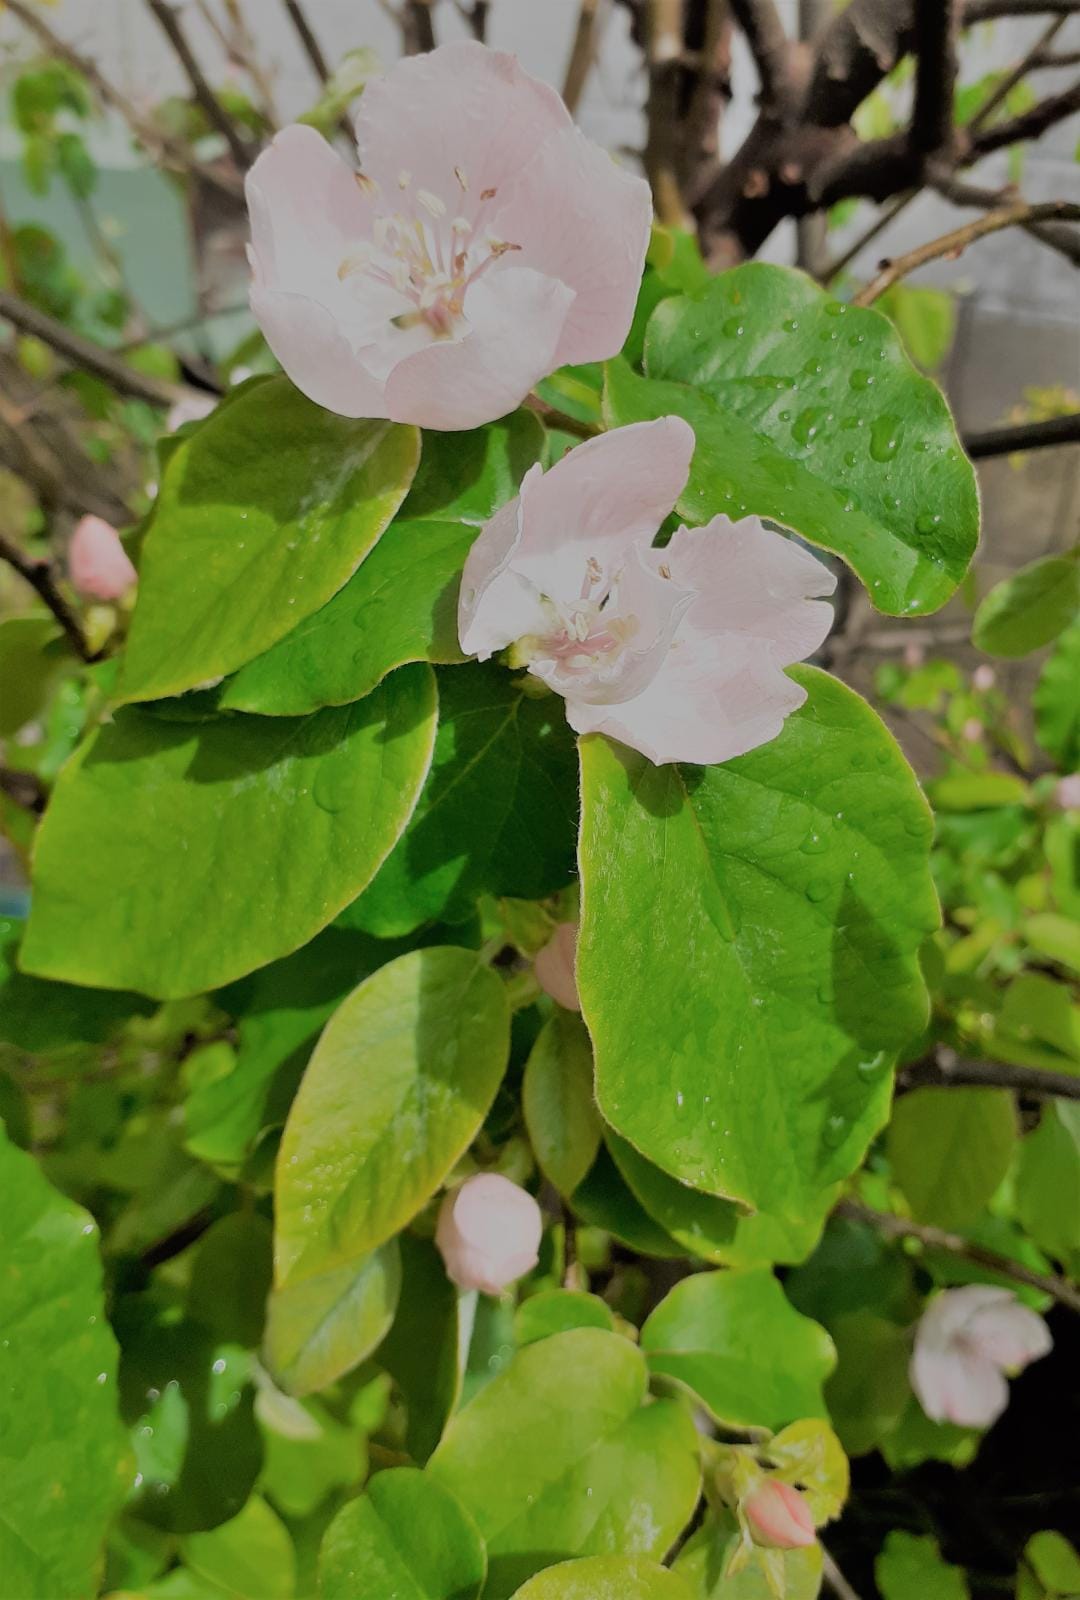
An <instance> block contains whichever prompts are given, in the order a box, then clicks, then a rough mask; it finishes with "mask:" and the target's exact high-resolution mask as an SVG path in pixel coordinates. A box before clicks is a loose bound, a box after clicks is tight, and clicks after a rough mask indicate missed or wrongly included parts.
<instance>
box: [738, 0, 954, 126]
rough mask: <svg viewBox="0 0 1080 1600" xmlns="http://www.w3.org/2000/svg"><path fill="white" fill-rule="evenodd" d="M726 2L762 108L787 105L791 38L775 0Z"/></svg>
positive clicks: (789, 98)
mask: <svg viewBox="0 0 1080 1600" xmlns="http://www.w3.org/2000/svg"><path fill="white" fill-rule="evenodd" d="M729 3H730V5H731V14H732V16H733V17H734V18H735V21H736V22H737V23H738V25H739V27H740V28H741V29H742V31H743V33H744V34H745V35H746V42H747V44H748V45H749V46H750V53H751V55H752V56H753V58H754V61H755V63H756V65H757V69H758V76H759V77H760V79H761V104H762V106H763V108H764V109H765V110H766V111H780V110H782V109H783V108H784V107H785V106H787V105H789V104H790V102H791V97H792V93H793V85H792V81H791V41H790V40H789V39H788V36H787V30H786V28H785V27H784V24H783V22H782V21H781V20H780V13H779V11H778V10H777V8H776V4H775V0H729ZM938 3H940V0H938Z"/></svg>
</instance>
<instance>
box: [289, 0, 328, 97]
mask: <svg viewBox="0 0 1080 1600" xmlns="http://www.w3.org/2000/svg"><path fill="white" fill-rule="evenodd" d="M283 3H284V6H285V10H286V11H287V12H288V14H289V20H290V22H291V23H292V25H293V27H294V28H295V30H296V35H297V38H298V39H299V40H300V43H301V44H302V45H303V47H304V52H305V54H306V55H307V58H308V60H309V61H310V62H311V65H312V66H313V67H314V68H315V71H316V73H317V75H318V77H319V80H320V81H321V82H322V83H329V82H330V68H329V66H328V65H327V62H326V57H325V56H324V55H323V53H322V50H321V48H320V46H319V41H318V39H316V37H315V35H314V34H313V33H312V31H311V27H310V24H309V23H308V19H307V17H305V15H304V12H303V9H302V7H301V5H300V0H283Z"/></svg>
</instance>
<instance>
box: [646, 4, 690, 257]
mask: <svg viewBox="0 0 1080 1600" xmlns="http://www.w3.org/2000/svg"><path fill="white" fill-rule="evenodd" d="M645 17H646V34H645V39H646V46H645V57H646V61H647V63H648V68H649V101H648V107H647V119H648V134H647V137H646V142H645V171H646V173H647V175H648V179H649V183H650V185H651V187H652V192H653V204H654V205H655V207H656V214H657V216H658V217H659V218H660V221H661V222H664V223H667V224H669V225H672V226H674V227H680V226H681V225H682V224H683V223H684V222H685V220H686V207H685V205H684V203H683V197H682V192H681V189H680V186H679V171H678V161H677V152H676V137H675V135H676V129H677V126H678V115H679V106H678V98H679V63H680V60H681V57H682V51H683V0H646V12H645Z"/></svg>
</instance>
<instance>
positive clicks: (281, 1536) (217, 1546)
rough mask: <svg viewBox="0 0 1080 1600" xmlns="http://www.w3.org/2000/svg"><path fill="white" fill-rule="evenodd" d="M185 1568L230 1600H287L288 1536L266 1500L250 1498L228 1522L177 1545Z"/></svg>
mask: <svg viewBox="0 0 1080 1600" xmlns="http://www.w3.org/2000/svg"><path fill="white" fill-rule="evenodd" d="M180 1554H181V1556H182V1557H183V1560H184V1563H185V1565H186V1566H188V1567H190V1569H191V1570H192V1572H195V1573H197V1574H198V1575H199V1577H201V1578H204V1579H206V1581H207V1582H208V1583H210V1584H211V1585H216V1586H217V1587H219V1588H221V1589H223V1590H224V1591H225V1594H226V1595H227V1596H229V1600H232V1597H233V1596H236V1597H237V1600H291V1596H292V1593H293V1586H294V1583H295V1577H296V1557H295V1554H294V1551H293V1543H292V1540H291V1539H290V1538H289V1531H288V1529H287V1528H286V1527H285V1524H284V1523H283V1522H282V1521H281V1519H280V1517H278V1516H276V1515H275V1513H274V1512H273V1511H271V1509H270V1507H269V1506H268V1505H267V1503H266V1501H265V1500H263V1499H262V1498H261V1497H260V1496H259V1495H252V1497H251V1499H250V1500H249V1501H248V1503H247V1505H246V1506H245V1507H244V1509H243V1510H242V1511H241V1512H240V1513H239V1515H238V1516H235V1517H233V1518H232V1519H231V1521H229V1522H222V1523H221V1524H220V1525H219V1526H218V1527H216V1528H212V1529H210V1530H209V1532H207V1533H189V1534H188V1535H187V1536H186V1537H185V1538H183V1539H182V1540H181V1541H180Z"/></svg>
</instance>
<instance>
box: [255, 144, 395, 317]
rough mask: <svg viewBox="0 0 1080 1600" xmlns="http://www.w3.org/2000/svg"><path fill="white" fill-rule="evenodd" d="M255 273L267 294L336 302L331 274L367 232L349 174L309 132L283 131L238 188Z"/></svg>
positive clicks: (360, 197) (365, 202)
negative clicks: (285, 292)
mask: <svg viewBox="0 0 1080 1600" xmlns="http://www.w3.org/2000/svg"><path fill="white" fill-rule="evenodd" d="M244 191H245V194H246V196H247V204H248V211H249V212H250V215H251V238H252V250H253V254H254V260H255V264H256V271H257V275H258V277H259V279H260V281H261V283H262V284H263V286H264V287H265V288H267V289H285V290H288V291H290V292H291V293H294V294H304V295H307V296H308V298H309V299H313V300H317V301H319V302H320V303H321V304H323V305H325V306H327V307H328V308H330V307H333V306H336V305H337V304H338V302H339V300H340V298H341V285H340V283H339V281H338V277H337V271H338V267H339V266H340V264H341V261H342V259H343V257H344V256H345V254H346V253H347V251H348V248H349V246H350V245H355V243H356V242H357V240H359V239H361V238H364V237H366V236H367V235H368V234H369V233H370V231H371V224H372V220H373V218H374V208H373V206H372V202H371V200H370V199H369V198H368V197H367V196H366V195H365V194H364V193H363V192H362V191H361V189H360V187H359V185H358V184H357V182H356V177H355V174H354V173H353V172H352V171H350V169H349V168H348V167H347V166H346V165H345V163H344V161H342V159H341V157H340V156H339V155H337V154H336V153H335V151H334V150H333V149H331V147H330V145H329V144H327V142H326V140H325V139H324V138H323V137H322V135H321V134H319V133H316V132H315V129H314V128H308V127H305V126H303V125H302V124H300V123H296V124H294V125H293V126H292V127H288V128H283V129H282V130H281V132H280V133H279V134H277V135H276V136H275V138H274V139H273V141H272V142H271V143H270V144H269V145H268V146H267V148H266V149H265V150H264V151H263V152H262V154H261V155H260V156H259V158H258V160H257V161H256V162H255V165H254V166H253V167H252V168H251V171H250V172H249V173H248V175H247V178H246V180H245V183H244Z"/></svg>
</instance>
